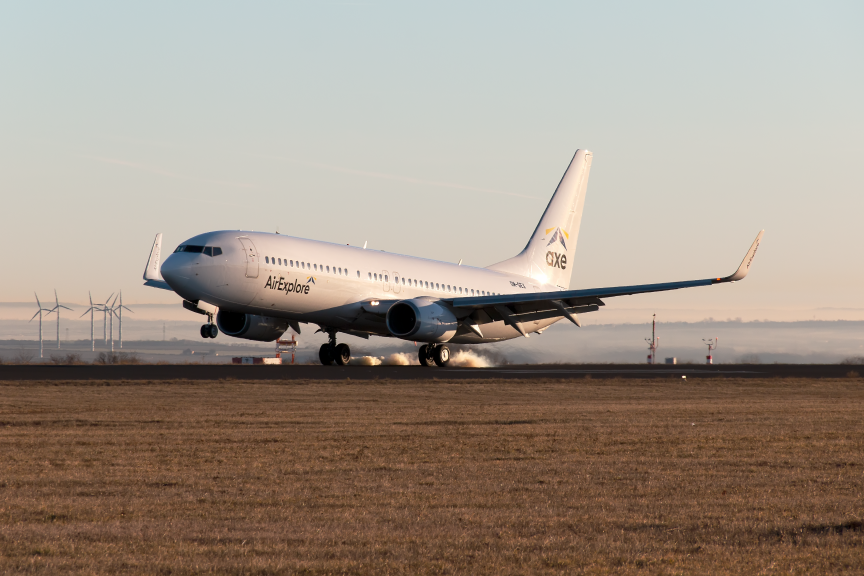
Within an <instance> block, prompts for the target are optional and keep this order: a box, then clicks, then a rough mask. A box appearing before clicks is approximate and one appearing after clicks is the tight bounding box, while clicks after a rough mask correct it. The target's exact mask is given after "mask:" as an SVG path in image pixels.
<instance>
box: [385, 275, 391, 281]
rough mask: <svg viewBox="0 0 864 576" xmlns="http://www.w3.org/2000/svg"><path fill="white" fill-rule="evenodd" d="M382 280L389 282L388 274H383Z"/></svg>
mask: <svg viewBox="0 0 864 576" xmlns="http://www.w3.org/2000/svg"><path fill="white" fill-rule="evenodd" d="M384 282H390V275H389V274H385V275H384Z"/></svg>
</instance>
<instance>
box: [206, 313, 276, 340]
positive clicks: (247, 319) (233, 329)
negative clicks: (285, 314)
mask: <svg viewBox="0 0 864 576" xmlns="http://www.w3.org/2000/svg"><path fill="white" fill-rule="evenodd" d="M216 325H217V326H219V330H221V331H222V332H223V333H224V334H227V335H228V336H233V337H234V338H245V339H246V340H258V341H260V342H273V341H274V340H276V339H277V338H279V337H280V336H282V334H284V333H285V331H286V330H288V321H287V320H283V319H282V318H272V317H270V316H258V315H257V314H243V313H241V312H229V311H227V310H220V311H219V313H218V314H216Z"/></svg>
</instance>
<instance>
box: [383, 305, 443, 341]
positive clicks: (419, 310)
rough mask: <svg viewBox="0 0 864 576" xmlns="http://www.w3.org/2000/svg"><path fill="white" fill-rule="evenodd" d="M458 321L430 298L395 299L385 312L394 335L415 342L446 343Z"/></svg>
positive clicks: (388, 327)
mask: <svg viewBox="0 0 864 576" xmlns="http://www.w3.org/2000/svg"><path fill="white" fill-rule="evenodd" d="M458 327H459V322H458V321H457V320H456V316H454V315H453V312H451V311H450V310H449V309H448V308H445V307H444V306H442V305H441V304H439V303H438V302H436V301H434V300H427V299H426V298H413V299H411V300H402V301H400V302H396V303H395V304H393V305H392V306H390V309H389V310H388V311H387V329H388V330H389V331H390V333H391V334H393V335H394V336H396V337H397V338H403V339H405V340H416V341H418V342H447V341H448V340H450V339H451V338H453V336H454V335H455V334H456V329H457V328H458Z"/></svg>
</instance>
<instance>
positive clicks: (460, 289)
mask: <svg viewBox="0 0 864 576" xmlns="http://www.w3.org/2000/svg"><path fill="white" fill-rule="evenodd" d="M461 293H462V287H461V286H460V287H459V294H461Z"/></svg>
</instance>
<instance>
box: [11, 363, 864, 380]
mask: <svg viewBox="0 0 864 576" xmlns="http://www.w3.org/2000/svg"><path fill="white" fill-rule="evenodd" d="M856 368H857V370H856ZM862 368H864V367H856V366H849V365H842V364H765V365H760V364H745V365H736V364H720V365H714V366H704V365H701V366H700V365H680V366H670V365H665V364H664V365H657V366H647V365H644V364H641V365H640V364H631V365H625V364H571V365H563V364H562V365H558V364H556V365H549V364H541V365H518V366H516V365H514V366H499V367H494V368H455V367H454V368H425V367H423V366H350V365H349V366H317V365H305V364H304V365H294V366H291V365H288V366H238V365H224V364H223V365H218V364H210V365H208V364H159V365H156V364H142V365H115V366H94V365H81V366H56V365H44V364H41V365H32V364H31V365H9V364H6V365H0V381H7V382H9V381H80V380H107V381H115V380H117V381H119V380H135V381H139V380H150V381H165V380H196V381H206V380H210V381H212V380H260V381H266V380H349V379H350V380H361V381H362V380H384V379H386V380H431V379H446V380H490V379H497V380H501V379H506V380H514V379H519V380H544V379H556V380H558V379H573V378H587V377H590V378H601V379H603V378H681V377H682V376H686V377H687V378H766V377H767V378H772V377H774V378H842V377H846V376H848V375H850V373H851V375H853V376H854V375H855V372H864V369H862Z"/></svg>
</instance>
